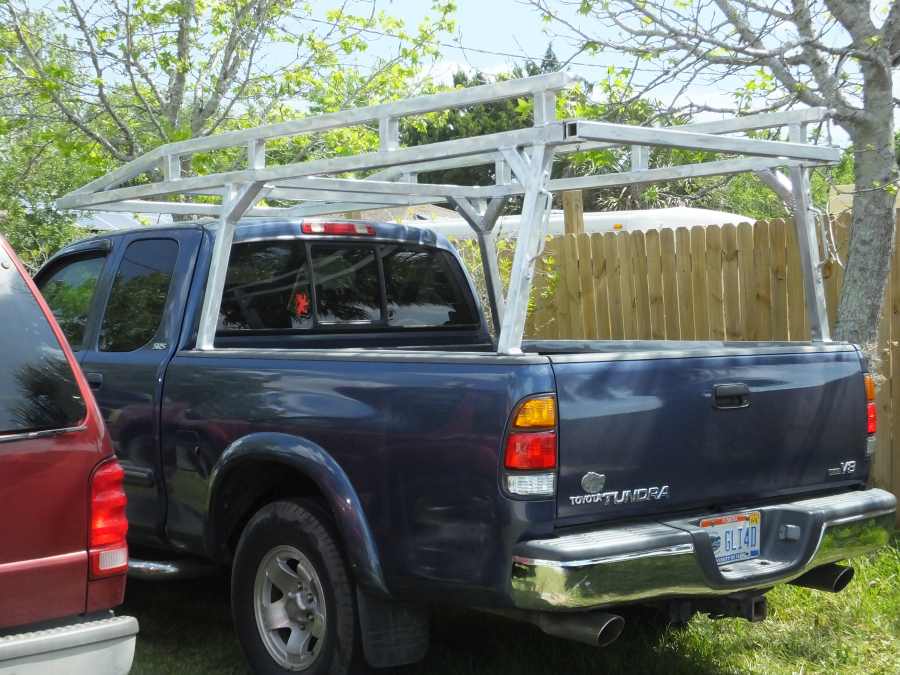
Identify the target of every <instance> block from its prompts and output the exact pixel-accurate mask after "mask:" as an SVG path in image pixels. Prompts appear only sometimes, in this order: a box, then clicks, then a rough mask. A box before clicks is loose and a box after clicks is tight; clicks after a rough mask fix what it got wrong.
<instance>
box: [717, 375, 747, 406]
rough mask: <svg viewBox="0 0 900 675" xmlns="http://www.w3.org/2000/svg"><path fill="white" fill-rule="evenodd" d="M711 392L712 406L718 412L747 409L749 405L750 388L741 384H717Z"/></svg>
mask: <svg viewBox="0 0 900 675" xmlns="http://www.w3.org/2000/svg"><path fill="white" fill-rule="evenodd" d="M713 392H714V395H713V399H714V401H715V402H714V405H715V407H716V408H719V409H720V410H729V409H732V408H747V407H748V406H749V405H750V387H748V386H747V385H746V384H744V383H743V382H735V383H734V384H717V385H715V386H714V387H713Z"/></svg>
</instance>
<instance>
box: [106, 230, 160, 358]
mask: <svg viewBox="0 0 900 675" xmlns="http://www.w3.org/2000/svg"><path fill="white" fill-rule="evenodd" d="M177 259H178V243H177V242H176V241H175V240H173V239H141V240H139V241H135V242H132V243H131V244H129V245H128V248H127V249H125V255H124V256H123V257H122V262H121V263H120V264H119V270H118V272H116V278H115V280H114V281H113V286H112V290H111V291H110V294H109V302H107V304H106V314H105V315H104V317H103V323H102V324H101V326H100V351H103V352H131V351H134V350H135V349H140V348H141V347H143V346H144V345H146V344H147V343H148V342H150V341H151V340H152V339H153V338H154V337H155V336H156V334H157V332H158V331H159V326H160V324H161V323H162V318H163V312H164V310H165V308H166V298H168V296H169V287H170V286H171V283H172V274H173V272H174V270H175V262H176V260H177Z"/></svg>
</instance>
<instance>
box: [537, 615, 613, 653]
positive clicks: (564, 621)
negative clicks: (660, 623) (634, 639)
mask: <svg viewBox="0 0 900 675" xmlns="http://www.w3.org/2000/svg"><path fill="white" fill-rule="evenodd" d="M534 623H535V624H536V625H537V627H538V628H540V629H541V630H542V631H544V632H545V633H546V634H547V635H552V636H554V637H560V638H564V639H566V640H574V641H576V642H581V643H583V644H586V645H591V646H592V647H606V646H607V645H610V644H612V643H613V642H615V641H616V640H617V639H618V638H619V636H620V635H621V634H622V631H623V630H624V628H625V619H623V618H622V617H621V616H619V615H618V614H607V613H606V612H580V613H577V614H539V615H538V616H536V617H535V620H534Z"/></svg>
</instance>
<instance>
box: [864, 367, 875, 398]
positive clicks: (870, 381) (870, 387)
mask: <svg viewBox="0 0 900 675" xmlns="http://www.w3.org/2000/svg"><path fill="white" fill-rule="evenodd" d="M863 382H865V383H866V400H867V401H874V400H875V378H874V377H872V375H871V374H870V373H863Z"/></svg>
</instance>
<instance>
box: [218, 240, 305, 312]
mask: <svg viewBox="0 0 900 675" xmlns="http://www.w3.org/2000/svg"><path fill="white" fill-rule="evenodd" d="M312 325H313V313H312V306H311V299H310V289H309V268H308V265H307V260H306V246H305V244H304V243H303V242H302V241H298V240H294V241H255V242H247V243H243V244H235V246H234V248H233V249H232V251H231V260H230V262H229V264H228V274H227V275H226V278H225V289H224V291H223V293H222V307H221V309H220V310H219V329H220V330H279V329H282V330H283V329H290V328H301V329H303V328H312Z"/></svg>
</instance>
